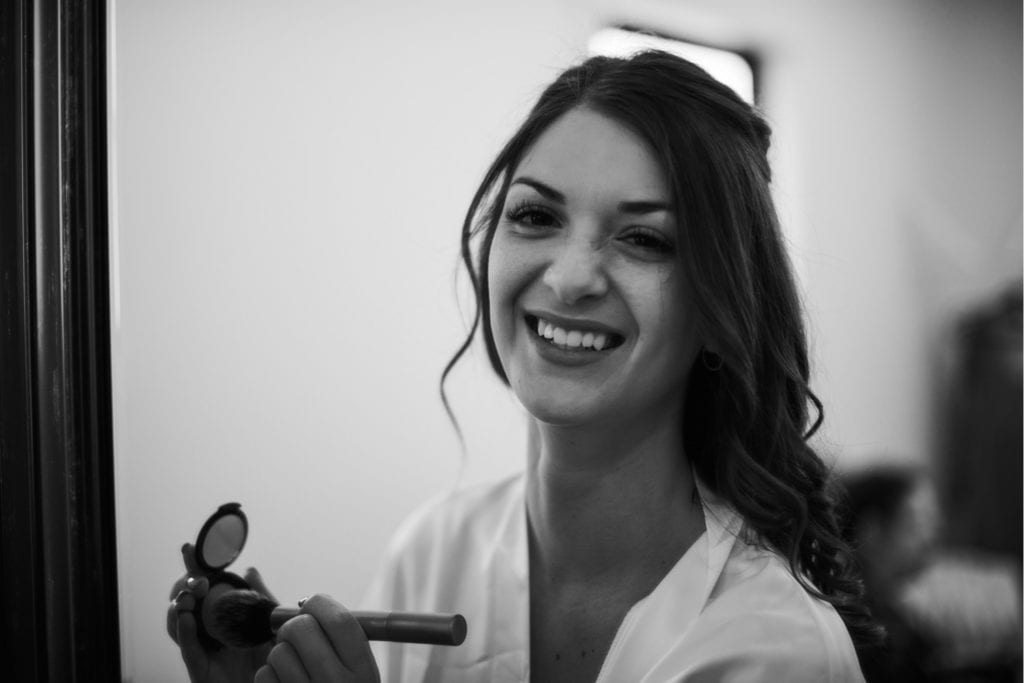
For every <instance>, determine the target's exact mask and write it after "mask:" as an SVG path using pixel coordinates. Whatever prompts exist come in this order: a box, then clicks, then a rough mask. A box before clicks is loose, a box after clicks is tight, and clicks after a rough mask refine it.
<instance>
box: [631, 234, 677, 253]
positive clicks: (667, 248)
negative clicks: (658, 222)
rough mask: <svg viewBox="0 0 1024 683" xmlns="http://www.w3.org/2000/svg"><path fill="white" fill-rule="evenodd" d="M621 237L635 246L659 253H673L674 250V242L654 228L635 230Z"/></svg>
mask: <svg viewBox="0 0 1024 683" xmlns="http://www.w3.org/2000/svg"><path fill="white" fill-rule="evenodd" d="M621 239H622V240H623V241H625V242H626V243H628V244H631V245H632V246H634V247H639V248H640V249H644V250H650V251H653V252H656V253H658V254H671V253H672V250H673V245H672V242H670V241H669V240H668V239H666V238H665V237H663V236H661V235H660V234H658V233H656V232H654V231H652V230H633V231H631V232H629V233H627V234H625V235H624V236H623V237H622V238H621Z"/></svg>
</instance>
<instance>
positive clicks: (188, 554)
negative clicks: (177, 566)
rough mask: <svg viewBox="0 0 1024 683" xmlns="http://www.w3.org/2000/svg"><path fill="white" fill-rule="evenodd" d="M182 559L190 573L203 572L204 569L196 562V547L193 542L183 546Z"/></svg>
mask: <svg viewBox="0 0 1024 683" xmlns="http://www.w3.org/2000/svg"><path fill="white" fill-rule="evenodd" d="M181 559H183V560H184V561H185V569H186V570H187V571H188V573H189V574H202V573H203V570H202V568H201V567H200V566H199V563H198V562H196V549H195V546H193V545H192V544H191V543H186V544H185V545H183V546H181Z"/></svg>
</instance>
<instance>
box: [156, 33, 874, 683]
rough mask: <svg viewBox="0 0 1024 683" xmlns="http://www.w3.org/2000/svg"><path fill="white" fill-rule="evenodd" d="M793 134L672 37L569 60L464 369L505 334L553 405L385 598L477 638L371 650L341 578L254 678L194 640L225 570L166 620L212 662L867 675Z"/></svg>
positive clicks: (196, 660) (192, 660) (562, 672)
mask: <svg viewBox="0 0 1024 683" xmlns="http://www.w3.org/2000/svg"><path fill="white" fill-rule="evenodd" d="M769 135H770V132H769V129H768V127H767V125H766V124H765V122H764V121H763V119H762V118H761V117H760V116H759V115H758V113H757V112H756V111H754V110H753V109H752V108H751V106H750V105H748V104H747V103H745V102H744V101H743V100H742V99H740V98H739V97H738V96H737V95H736V94H735V93H733V92H732V91H731V90H729V89H728V88H726V87H725V86H723V85H722V84H720V83H719V82H717V81H715V80H714V79H713V78H711V77H710V76H709V75H708V74H707V73H705V72H704V71H703V70H701V69H700V68H698V67H696V66H695V65H693V64H691V63H689V62H687V61H685V60H682V59H680V58H678V57H674V56H671V55H668V54H666V53H662V52H646V53H641V54H638V55H636V56H634V57H631V58H628V59H613V58H593V59H590V60H587V61H586V62H584V63H583V64H581V65H579V66H576V67H573V68H570V69H568V70H567V71H565V72H564V73H563V74H562V75H561V76H559V77H558V79H556V81H555V82H554V83H553V84H551V85H550V86H549V87H548V88H547V89H546V90H545V91H544V93H543V94H542V96H541V98H540V100H539V101H538V103H537V104H536V105H535V107H534V108H533V110H532V111H531V112H530V114H529V116H528V117H527V119H526V121H525V123H523V125H522V126H521V127H520V128H519V130H518V131H517V132H516V133H515V134H514V135H513V136H512V138H511V140H510V141H509V142H508V143H507V144H506V145H505V147H504V148H503V149H502V151H501V152H500V153H499V155H498V156H497V158H496V159H495V160H494V162H493V163H492V164H491V166H490V168H489V169H488V171H487V173H486V174H485V176H484V179H483V181H482V183H481V184H480V186H479V188H478V190H477V192H476V195H475V197H474V199H473V201H472V203H471V205H470V208H469V210H468V212H467V215H466V219H465V222H464V225H463V233H462V246H463V256H464V262H465V265H466V267H467V269H468V271H469V273H470V277H471V280H472V283H473V285H474V290H475V294H476V297H477V303H478V309H477V314H476V317H475V321H474V324H473V326H472V329H471V331H470V333H469V335H468V337H467V339H466V340H465V343H464V344H463V346H462V347H461V349H460V350H459V351H458V352H457V353H456V355H455V357H454V358H453V360H452V364H454V363H455V362H457V361H458V360H459V358H460V357H461V356H462V355H463V354H464V352H465V351H466V349H467V348H468V347H469V345H470V344H471V343H472V340H473V339H474V337H475V336H476V333H477V331H482V335H483V340H484V343H485V345H486V348H487V351H488V355H489V358H490V361H491V365H492V368H493V370H494V372H495V373H496V375H497V376H498V378H499V379H500V380H501V381H502V382H503V383H505V384H506V385H508V386H509V387H510V388H511V390H512V392H513V393H514V394H515V396H516V397H517V398H518V399H519V401H520V402H521V403H522V405H523V406H524V407H525V408H526V410H527V412H528V413H529V419H530V439H529V444H528V448H527V452H526V454H525V472H524V473H522V474H518V475H516V476H513V477H511V478H507V479H505V480H503V481H500V482H498V483H496V484H494V483H492V484H485V485H481V486H477V487H474V488H470V489H467V490H463V491H460V492H456V493H452V494H449V495H446V496H443V497H441V498H439V499H437V500H435V501H433V502H431V503H430V504H428V505H426V506H424V507H423V508H422V509H421V510H420V511H418V512H417V513H416V514H414V515H413V516H412V517H411V518H410V519H409V520H408V522H407V523H406V524H405V525H404V526H403V528H402V529H401V530H400V531H399V533H398V534H397V536H396V538H395V540H394V542H393V544H392V546H391V549H390V552H389V555H388V559H387V561H386V563H385V565H384V567H383V569H382V570H381V571H380V573H379V574H378V575H377V577H376V580H375V582H374V585H373V587H372V589H371V591H370V594H369V596H368V598H367V604H373V605H375V606H377V607H383V608H387V609H395V610H401V611H407V612H458V613H462V614H464V615H465V617H466V620H467V622H468V628H469V632H468V635H467V637H466V640H465V642H464V643H463V644H462V645H460V646H459V647H457V648H451V647H438V646H424V645H411V644H402V643H375V644H374V645H373V647H372V648H371V646H370V644H369V643H368V641H367V639H366V637H365V634H364V633H363V632H362V631H361V630H360V629H359V628H357V627H356V626H355V621H354V619H353V617H352V614H351V613H350V612H349V611H348V610H346V609H345V608H344V607H342V606H341V605H340V604H338V603H337V602H335V601H334V600H332V599H330V598H328V597H326V596H323V595H317V596H314V597H312V598H310V599H309V600H306V601H305V602H304V604H303V605H302V607H301V609H300V610H299V615H298V616H297V617H295V618H294V619H293V620H291V621H289V622H288V623H286V624H285V625H284V626H283V627H282V628H281V630H280V632H279V633H278V638H277V642H276V644H273V647H269V644H268V647H267V648H266V651H263V650H261V651H260V652H259V653H258V654H259V657H258V659H262V658H263V657H264V656H265V657H266V663H265V664H264V665H263V666H262V667H260V668H259V669H258V670H256V664H254V663H253V660H252V659H251V658H248V657H243V658H239V657H238V653H237V652H232V651H230V648H226V649H222V650H215V651H207V650H205V649H203V647H202V646H201V645H200V644H199V642H198V641H197V640H196V637H195V627H196V622H195V610H196V604H197V600H196V599H197V598H200V597H203V596H205V595H207V593H206V591H207V590H208V586H207V585H206V583H204V581H203V579H201V578H199V577H196V576H191V577H188V576H186V577H182V579H181V580H180V581H179V582H178V583H177V584H176V585H175V591H174V593H175V598H174V600H173V601H172V604H171V605H170V606H169V608H168V615H167V616H168V629H169V631H170V634H171V636H172V637H173V638H175V640H176V641H177V642H178V644H179V645H180V647H181V649H182V653H183V656H184V658H185V661H186V663H187V665H188V667H189V671H190V673H191V674H192V677H193V679H194V680H214V678H211V677H210V676H211V675H212V674H211V672H218V675H224V676H239V675H240V676H251V675H253V674H255V677H256V680H258V681H278V680H279V681H293V680H295V681H298V680H307V679H313V680H351V681H373V680H377V679H378V678H381V679H383V680H387V681H405V682H413V681H417V682H418V681H467V682H468V681H527V680H533V681H548V680H558V681H594V680H597V681H602V682H612V681H649V682H654V681H701V680H730V681H765V680H773V681H774V680H778V681H793V682H800V681H808V682H810V681H814V682H820V681H832V682H840V681H860V680H862V676H861V673H860V669H859V666H858V660H857V655H856V652H855V646H857V645H870V644H871V643H873V642H874V639H875V637H876V632H875V627H874V626H873V624H872V623H871V621H870V619H869V617H868V615H867V612H866V609H865V608H864V606H863V605H862V602H861V594H860V588H859V582H858V581H857V578H856V577H855V576H854V575H853V574H852V573H851V569H850V561H849V551H848V548H847V547H846V546H845V545H844V543H843V541H842V540H841V539H840V537H839V534H838V530H837V523H836V519H835V515H834V510H833V504H834V500H833V497H832V493H831V482H830V479H829V476H828V472H827V469H826V467H825V465H824V464H823V463H822V461H821V459H820V458H819V457H818V455H817V454H816V453H815V452H814V451H813V450H812V449H811V448H810V447H809V446H808V444H807V442H806V439H807V437H808V436H809V435H810V434H811V433H813V432H814V430H815V429H816V428H817V426H818V424H820V422H821V406H820V403H819V402H818V400H817V399H816V398H815V396H814V395H813V394H812V393H811V391H810V389H809V387H808V375H809V367H808V359H807V350H806V340H805V337H804V330H803V323H802V320H801V316H800V306H799V302H798V300H797V296H796V292H795V287H794V284H793V278H792V275H791V272H790V268H789V264H788V260H787V257H786V254H785V251H784V248H783V245H782V239H781V237H780V232H779V227H778V223H777V220H776V216H775V211H774V207H773V204H772V199H771V194H770V189H769V185H770V169H769V166H768V162H767V159H766V153H767V150H768V145H769ZM451 367H452V366H451V365H449V367H448V370H450V369H451ZM447 373H448V371H447V370H446V372H445V375H447ZM811 406H813V407H815V408H816V409H817V411H818V415H817V416H816V417H815V418H814V419H813V420H812V419H811V417H810V414H809V413H810V411H809V408H810V407H811ZM188 556H189V550H188V549H187V548H186V560H187V561H188V559H189V557H188ZM189 566H190V567H191V566H192V563H189ZM251 580H252V581H253V582H258V576H256V575H253V576H252V577H251ZM225 650H227V651H225Z"/></svg>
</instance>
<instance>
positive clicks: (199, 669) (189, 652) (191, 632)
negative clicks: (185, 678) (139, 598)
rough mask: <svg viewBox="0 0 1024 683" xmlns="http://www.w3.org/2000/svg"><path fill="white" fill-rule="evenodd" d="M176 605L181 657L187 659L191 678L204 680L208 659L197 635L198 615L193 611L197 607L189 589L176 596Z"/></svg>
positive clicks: (177, 640) (186, 663)
mask: <svg viewBox="0 0 1024 683" xmlns="http://www.w3.org/2000/svg"><path fill="white" fill-rule="evenodd" d="M174 607H175V609H176V611H177V612H178V620H177V635H178V637H177V639H176V642H177V643H178V647H179V648H181V658H182V659H183V660H184V661H185V668H186V669H188V674H189V678H191V679H192V680H193V681H198V680H202V677H203V675H204V674H205V669H206V666H207V659H206V653H205V652H204V651H203V646H202V645H200V644H199V637H198V636H197V635H196V617H195V615H194V614H193V613H192V610H194V609H195V607H196V602H195V598H193V597H192V595H191V594H190V593H188V592H187V591H183V592H182V593H180V594H179V595H178V597H177V598H175V601H174Z"/></svg>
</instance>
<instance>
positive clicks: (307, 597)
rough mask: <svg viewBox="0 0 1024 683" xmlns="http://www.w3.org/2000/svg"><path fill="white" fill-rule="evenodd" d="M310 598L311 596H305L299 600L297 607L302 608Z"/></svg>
mask: <svg viewBox="0 0 1024 683" xmlns="http://www.w3.org/2000/svg"><path fill="white" fill-rule="evenodd" d="M310 597H311V596H309V595H307V596H306V597H304V598H302V599H300V600H299V607H302V606H303V605H305V604H306V601H307V600H309V598H310Z"/></svg>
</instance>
